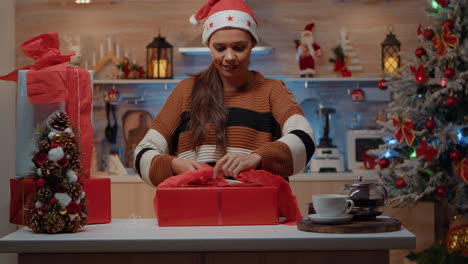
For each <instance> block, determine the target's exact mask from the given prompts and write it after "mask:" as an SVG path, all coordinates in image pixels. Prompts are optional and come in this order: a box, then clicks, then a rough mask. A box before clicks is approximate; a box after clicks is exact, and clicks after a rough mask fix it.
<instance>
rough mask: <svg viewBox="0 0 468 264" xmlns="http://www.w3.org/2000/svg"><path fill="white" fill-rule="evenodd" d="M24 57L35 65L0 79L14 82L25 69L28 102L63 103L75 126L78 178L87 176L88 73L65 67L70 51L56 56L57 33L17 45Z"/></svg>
mask: <svg viewBox="0 0 468 264" xmlns="http://www.w3.org/2000/svg"><path fill="white" fill-rule="evenodd" d="M20 46H21V49H22V50H23V52H24V54H25V55H26V56H27V57H30V58H32V59H34V62H35V64H33V65H27V66H24V67H22V68H20V69H17V70H14V71H12V72H11V73H9V74H7V75H4V76H0V80H5V81H15V82H16V81H17V80H18V71H19V70H29V71H28V72H27V74H26V76H27V88H28V103H30V104H48V103H57V102H65V111H66V112H67V114H68V116H69V118H70V121H71V122H72V123H73V124H74V125H75V126H77V127H78V129H79V131H80V134H79V135H78V137H79V142H80V150H81V152H82V153H83V155H82V157H81V159H80V161H81V165H82V168H83V171H82V176H83V177H84V178H86V179H88V178H89V177H90V167H91V155H92V149H93V128H92V123H91V111H92V109H91V104H92V89H91V79H90V76H89V72H88V71H87V70H85V69H82V68H79V67H73V66H68V64H69V62H70V57H71V56H73V55H75V52H74V51H71V52H68V53H65V54H60V41H59V37H58V34H57V32H50V33H45V34H41V35H39V36H36V37H34V38H32V39H30V40H28V41H26V42H24V43H22V44H21V45H20Z"/></svg>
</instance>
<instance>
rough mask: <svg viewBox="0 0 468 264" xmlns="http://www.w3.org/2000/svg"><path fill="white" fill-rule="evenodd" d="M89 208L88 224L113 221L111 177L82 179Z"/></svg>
mask: <svg viewBox="0 0 468 264" xmlns="http://www.w3.org/2000/svg"><path fill="white" fill-rule="evenodd" d="M81 181H82V183H83V189H84V191H85V196H86V208H88V224H89V225H92V224H106V223H110V222H111V218H112V217H111V215H112V214H111V181H110V179H109V178H91V179H82V180H81Z"/></svg>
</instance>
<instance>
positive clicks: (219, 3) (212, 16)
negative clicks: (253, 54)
mask: <svg viewBox="0 0 468 264" xmlns="http://www.w3.org/2000/svg"><path fill="white" fill-rule="evenodd" d="M203 19H205V23H204V24H203V35H202V41H203V44H206V43H207V42H208V39H209V38H210V37H211V35H212V34H213V33H214V32H216V31H217V30H219V29H221V28H226V27H231V28H240V29H244V30H247V31H248V32H250V34H252V36H253V37H254V39H255V40H256V41H257V42H258V34H257V25H258V24H257V20H256V19H255V16H254V14H253V13H252V10H250V8H249V7H248V6H247V4H246V3H245V2H244V1H243V0H208V2H207V3H206V4H205V5H203V6H202V7H201V8H200V10H198V12H197V13H196V14H195V15H192V16H191V17H190V23H192V24H193V25H198V23H200V21H201V20H203Z"/></svg>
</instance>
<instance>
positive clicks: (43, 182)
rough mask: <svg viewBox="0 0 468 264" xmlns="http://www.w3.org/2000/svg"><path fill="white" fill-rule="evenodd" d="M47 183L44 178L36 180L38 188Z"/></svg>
mask: <svg viewBox="0 0 468 264" xmlns="http://www.w3.org/2000/svg"><path fill="white" fill-rule="evenodd" d="M44 184H45V180H44V179H43V178H40V179H39V180H37V182H36V186H37V188H41V187H42V186H44Z"/></svg>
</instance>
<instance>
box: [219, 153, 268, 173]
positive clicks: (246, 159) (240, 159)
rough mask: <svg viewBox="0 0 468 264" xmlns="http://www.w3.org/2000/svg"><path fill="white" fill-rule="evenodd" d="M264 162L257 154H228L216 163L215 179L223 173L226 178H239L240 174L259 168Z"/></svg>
mask: <svg viewBox="0 0 468 264" xmlns="http://www.w3.org/2000/svg"><path fill="white" fill-rule="evenodd" d="M261 162H262V157H261V156H260V155H258V154H257V153H252V154H239V153H228V154H226V155H224V156H223V157H222V158H221V159H219V160H218V161H217V162H216V165H215V167H214V174H213V177H214V178H216V177H217V176H218V173H219V172H220V171H222V172H223V173H224V176H232V177H234V178H235V177H237V175H238V174H239V172H241V171H243V170H247V169H254V168H257V167H258V166H259V165H260V163H261Z"/></svg>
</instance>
